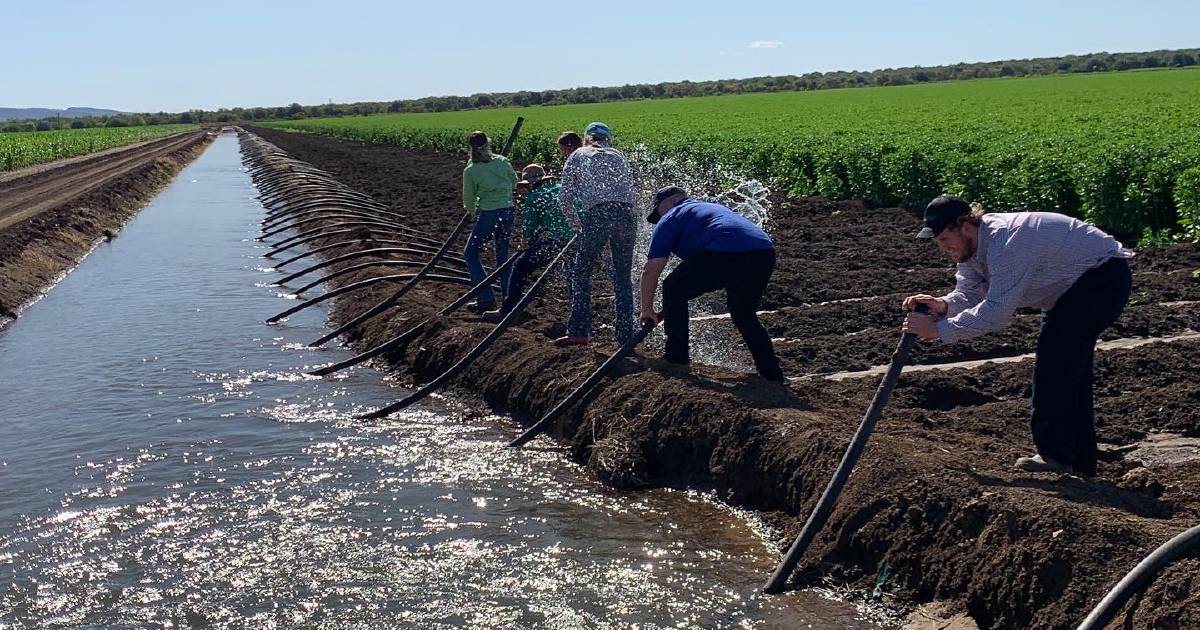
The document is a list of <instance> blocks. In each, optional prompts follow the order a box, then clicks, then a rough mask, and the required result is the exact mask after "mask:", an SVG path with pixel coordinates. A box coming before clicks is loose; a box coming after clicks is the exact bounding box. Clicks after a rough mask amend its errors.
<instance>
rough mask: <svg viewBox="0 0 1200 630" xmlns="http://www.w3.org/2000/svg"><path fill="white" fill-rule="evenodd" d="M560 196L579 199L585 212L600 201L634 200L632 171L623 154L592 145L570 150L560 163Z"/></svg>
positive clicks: (565, 201) (568, 200)
mask: <svg viewBox="0 0 1200 630" xmlns="http://www.w3.org/2000/svg"><path fill="white" fill-rule="evenodd" d="M561 197H562V200H563V202H564V203H567V202H572V203H573V202H574V201H575V200H576V199H578V200H579V205H580V207H581V208H583V210H584V211H585V212H586V211H587V209H588V208H591V207H593V206H597V205H600V204H602V203H623V204H630V205H632V204H634V203H635V199H634V194H633V175H632V173H631V172H630V169H629V161H628V160H627V159H626V158H625V154H623V153H621V152H620V151H618V150H617V149H614V148H612V147H609V146H595V145H589V146H585V147H583V148H580V149H578V150H577V151H575V152H574V153H572V154H571V157H569V158H567V163H566V164H565V165H564V166H563V172H562V192H561Z"/></svg>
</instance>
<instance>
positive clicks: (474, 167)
mask: <svg viewBox="0 0 1200 630" xmlns="http://www.w3.org/2000/svg"><path fill="white" fill-rule="evenodd" d="M516 183H517V173H516V172H515V171H513V169H512V165H511V164H509V163H508V158H506V157H504V156H503V155H492V161H491V162H471V163H470V164H468V165H467V168H464V169H463V208H464V209H465V210H466V211H467V212H470V213H471V214H475V211H476V210H496V209H497V208H511V207H513V200H512V196H513V187H514V186H515V185H516Z"/></svg>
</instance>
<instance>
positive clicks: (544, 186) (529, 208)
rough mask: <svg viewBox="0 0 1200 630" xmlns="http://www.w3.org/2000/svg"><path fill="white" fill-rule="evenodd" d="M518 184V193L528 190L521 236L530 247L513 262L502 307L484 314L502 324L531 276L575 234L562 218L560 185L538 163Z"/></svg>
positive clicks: (518, 299)
mask: <svg viewBox="0 0 1200 630" xmlns="http://www.w3.org/2000/svg"><path fill="white" fill-rule="evenodd" d="M517 184H518V190H521V189H526V190H528V192H527V193H526V195H525V200H524V203H523V204H522V209H521V233H522V235H523V236H524V237H525V242H527V243H528V244H529V245H528V246H527V247H526V248H525V249H524V250H522V251H521V252H520V253H519V254H517V259H516V261H515V262H514V263H513V269H512V275H511V277H510V278H509V280H508V285H507V290H506V291H505V298H504V302H503V304H502V305H501V306H500V308H499V309H498V310H494V311H489V312H487V313H484V314H483V318H484V319H485V320H487V321H490V322H499V321H500V320H501V319H504V317H505V316H506V315H508V313H509V312H511V311H512V309H513V307H515V306H516V305H517V302H519V301H520V300H521V296H522V295H523V294H524V293H525V283H526V282H527V281H528V280H529V276H531V275H532V274H533V272H535V271H537V270H538V269H540V268H542V267H544V266H546V265H547V264H548V263H549V262H550V261H551V260H553V259H554V256H555V255H557V254H558V252H560V251H562V248H563V247H566V245H567V242H568V241H570V240H571V236H572V235H574V234H575V231H574V230H572V229H571V226H569V225H567V221H566V218H565V217H563V213H562V207H561V203H560V202H559V200H558V189H559V184H558V182H556V181H554V180H551V179H548V178H547V177H546V169H544V168H542V166H541V165H539V164H530V165H529V166H526V167H525V169H524V170H522V171H521V181H520V182H517Z"/></svg>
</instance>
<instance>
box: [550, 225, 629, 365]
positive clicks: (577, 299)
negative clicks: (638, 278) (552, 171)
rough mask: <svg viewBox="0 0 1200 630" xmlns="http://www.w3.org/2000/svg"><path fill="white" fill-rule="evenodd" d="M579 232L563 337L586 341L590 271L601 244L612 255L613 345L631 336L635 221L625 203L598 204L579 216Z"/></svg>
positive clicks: (588, 333) (590, 300)
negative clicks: (569, 309)
mask: <svg viewBox="0 0 1200 630" xmlns="http://www.w3.org/2000/svg"><path fill="white" fill-rule="evenodd" d="M582 223H583V229H582V230H581V231H580V233H579V239H578V240H577V241H576V243H575V247H576V248H577V249H576V251H575V264H574V265H573V266H572V268H571V319H570V320H568V321H567V334H568V335H570V336H572V337H590V336H591V332H592V270H593V269H595V267H596V262H597V261H598V260H599V259H600V254H601V252H602V251H603V250H604V244H605V243H608V247H609V249H610V251H611V252H612V261H613V274H612V281H613V291H614V293H615V294H616V302H615V304H614V313H613V328H614V329H615V330H616V336H617V342H618V343H625V341H626V340H628V339H629V338H630V337H632V336H633V279H632V278H630V273H631V272H632V269H633V241H634V239H636V238H637V217H636V216H635V215H634V212H633V206H631V205H630V204H627V203H601V204H597V205H594V206H592V207H591V208H588V209H587V211H586V212H584V214H583V219H582Z"/></svg>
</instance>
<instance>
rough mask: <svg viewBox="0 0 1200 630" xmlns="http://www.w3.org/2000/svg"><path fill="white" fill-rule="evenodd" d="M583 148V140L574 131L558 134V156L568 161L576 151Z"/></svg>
mask: <svg viewBox="0 0 1200 630" xmlns="http://www.w3.org/2000/svg"><path fill="white" fill-rule="evenodd" d="M582 146H583V138H581V137H580V136H579V134H577V133H575V132H574V131H564V132H562V133H560V134H558V154H559V155H561V156H562V157H563V159H564V160H565V159H567V158H569V157H571V154H572V153H574V152H575V150H576V149H578V148H579V147H582Z"/></svg>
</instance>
